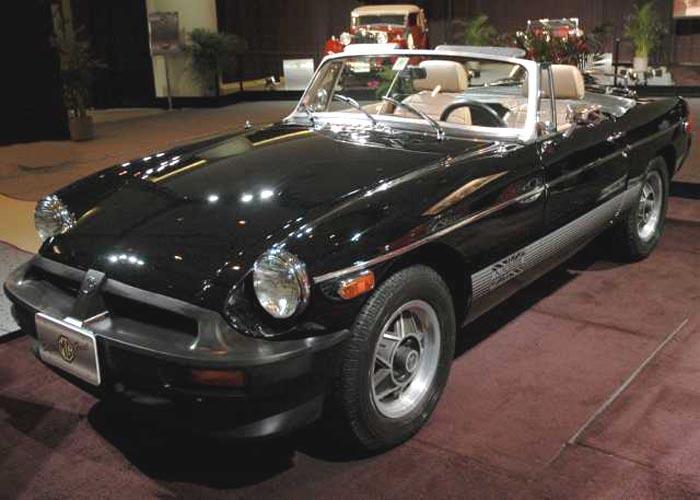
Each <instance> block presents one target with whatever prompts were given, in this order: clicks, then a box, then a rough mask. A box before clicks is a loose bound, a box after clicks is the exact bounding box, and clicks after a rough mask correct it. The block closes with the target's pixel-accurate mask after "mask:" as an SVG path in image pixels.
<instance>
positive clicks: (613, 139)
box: [606, 132, 625, 143]
mask: <svg viewBox="0 0 700 500" xmlns="http://www.w3.org/2000/svg"><path fill="white" fill-rule="evenodd" d="M624 136H625V133H624V132H615V133H614V134H610V135H609V136H608V138H607V139H606V141H608V142H610V143H615V142H617V141H619V140H620V139H622V138H623V137H624Z"/></svg>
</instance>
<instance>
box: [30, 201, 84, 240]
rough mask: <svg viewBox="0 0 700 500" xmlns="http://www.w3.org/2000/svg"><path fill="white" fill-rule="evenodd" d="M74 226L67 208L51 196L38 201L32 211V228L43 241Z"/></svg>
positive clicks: (72, 218) (73, 220)
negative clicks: (33, 227)
mask: <svg viewBox="0 0 700 500" xmlns="http://www.w3.org/2000/svg"><path fill="white" fill-rule="evenodd" d="M74 225H75V216H74V215H73V214H72V213H71V211H70V210H68V207H67V206H66V205H65V204H64V203H63V202H62V201H61V200H60V199H59V198H58V196H56V195H54V194H52V195H50V196H46V197H44V198H42V199H41V200H39V203H37V204H36V209H35V210H34V226H35V227H36V230H37V232H38V233H39V238H41V239H42V241H43V240H45V239H47V238H50V237H51V236H56V235H57V234H61V233H65V232H66V231H68V230H69V229H70V228H71V227H73V226H74Z"/></svg>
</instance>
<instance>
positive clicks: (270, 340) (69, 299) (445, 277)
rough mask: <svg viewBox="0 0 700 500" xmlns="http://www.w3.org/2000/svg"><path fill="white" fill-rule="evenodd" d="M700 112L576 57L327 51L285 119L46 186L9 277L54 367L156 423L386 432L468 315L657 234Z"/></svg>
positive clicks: (411, 422) (426, 381)
mask: <svg viewBox="0 0 700 500" xmlns="http://www.w3.org/2000/svg"><path fill="white" fill-rule="evenodd" d="M377 50H378V49H377ZM368 64H370V65H377V64H379V65H382V67H383V68H384V69H383V70H382V71H381V72H379V73H378V74H377V76H376V78H368V79H358V78H356V75H355V73H356V68H358V67H361V66H363V65H365V66H367V65H368ZM474 68H478V70H479V71H478V72H476V71H474ZM691 129H692V123H691V122H690V121H689V116H688V106H687V104H686V102H685V101H683V100H682V99H678V98H674V99H664V100H656V101H643V100H635V99H628V98H624V97H617V96H613V95H610V94H606V93H605V92H600V91H598V92H594V91H592V90H587V89H586V88H585V87H584V81H583V78H582V76H581V73H580V72H579V70H578V69H576V68H575V67H573V66H563V65H546V64H538V63H535V62H533V61H529V60H522V59H514V58H509V57H501V56H483V55H478V54H469V53H462V52H456V51H449V50H444V51H402V50H397V51H390V52H387V53H366V54H352V55H343V54H341V55H337V56H331V57H328V58H326V59H325V60H324V62H323V63H322V64H321V66H320V67H319V69H318V71H317V73H316V75H315V77H314V79H313V80H312V82H311V83H310V85H309V87H308V89H307V90H306V92H305V94H304V96H303V98H302V99H301V101H300V103H299V105H298V106H297V107H296V109H295V111H294V112H293V113H292V114H291V115H290V116H289V117H287V118H286V119H285V120H283V121H282V122H281V123H278V124H275V125H271V126H265V127H260V128H249V129H247V130H245V131H243V132H241V133H237V134H232V135H227V136H223V137H218V138H215V139H211V140H208V141H204V142H200V143H197V144H192V145H190V146H187V147H180V148H176V149H173V150H170V151H164V152H159V153H154V154H153V155H152V156H147V157H145V158H141V159H138V160H134V161H131V162H128V163H124V164H122V165H117V166H114V167H112V168H108V169H107V170H104V171H101V172H98V173H96V174H94V175H92V176H90V177H88V178H86V179H83V180H81V181H79V182H76V183H75V184H72V185H70V186H68V187H66V188H64V189H61V190H60V191H58V192H57V193H55V194H53V195H51V196H48V197H46V198H44V199H42V200H41V201H40V202H39V204H38V206H37V209H36V224H37V229H38V231H39V233H40V234H41V236H42V238H43V239H44V240H45V241H44V243H43V246H42V247H41V250H40V252H39V254H38V255H37V256H36V257H34V258H33V259H32V260H31V261H30V262H28V263H27V264H26V265H24V266H22V267H20V268H19V269H17V270H16V271H14V273H13V274H12V275H11V276H10V277H9V279H8V280H7V282H6V283H5V291H6V293H7V295H8V297H9V298H10V300H11V301H12V302H13V304H14V311H15V315H16V318H17V321H18V322H19V324H20V325H21V327H22V329H23V330H25V331H26V332H27V333H28V334H29V335H31V336H33V337H34V339H35V342H34V351H35V353H36V355H37V356H38V357H39V358H40V359H41V360H42V361H43V362H45V363H46V364H48V365H50V366H51V367H53V368H54V369H55V370H56V371H57V372H59V373H61V374H62V375H64V376H65V377H66V378H67V379H68V380H70V381H72V382H74V383H76V384H78V385H80V386H82V387H83V388H85V389H87V390H90V391H91V392H93V393H95V394H97V395H98V396H100V397H104V398H107V399H109V400H110V401H118V402H120V403H122V404H124V405H127V407H129V408H136V409H139V410H140V413H139V414H144V415H149V416H152V417H153V418H155V419H156V420H157V421H158V422H166V421H168V422H170V421H174V422H185V423H186V425H188V426H192V427H195V426H196V427H198V428H199V427H200V426H203V427H204V428H205V429H206V430H207V432H209V433H214V434H221V435H228V436H234V437H254V436H267V435H272V434H276V433H280V432H286V431H290V430H291V429H294V428H297V427H299V426H301V425H304V424H307V423H309V422H312V421H314V420H316V419H318V418H319V417H321V415H325V416H326V417H327V418H325V419H324V421H326V422H328V423H330V424H332V425H333V426H335V429H337V430H338V431H340V433H341V435H342V436H345V437H348V438H351V439H350V440H351V441H353V442H355V443H359V444H360V445H362V446H363V447H365V448H368V449H375V450H376V449H382V448H387V447H389V446H392V445H395V444H396V443H398V442H401V441H402V440H405V439H407V438H408V437H410V436H411V435H412V434H413V433H415V432H416V431H417V430H418V429H419V428H420V427H421V426H422V425H423V424H424V423H425V421H426V420H427V419H428V418H429V416H430V414H431V412H432V410H433V408H434V407H435V405H436V404H437V401H438V399H439V398H440V395H441V393H442V390H443V388H444V386H445V383H446V381H447V377H448V373H449V369H450V363H451V361H452V357H453V351H454V343H455V334H456V332H457V329H458V328H459V327H460V326H461V325H465V324H467V323H469V322H470V321H472V320H473V319H474V318H476V317H478V316H479V315H480V314H482V313H483V312H484V311H486V310H488V309H489V308H491V307H492V306H494V305H495V304H497V303H499V302H501V301H503V300H504V299H506V298H507V297H508V296H510V295H511V294H513V293H514V292H515V291H516V290H518V289H521V288H522V287H524V286H526V285H527V284H528V283H530V282H532V281H533V280H534V279H536V278H537V277H538V276H541V275H542V274H543V273H545V272H546V271H547V270H548V269H551V268H552V267H553V266H556V265H557V264H559V263H561V262H562V261H563V260H564V259H566V258H567V257H569V256H571V255H572V254H573V253H574V252H576V251H577V250H578V249H579V248H581V247H582V246H583V245H585V244H586V243H587V242H589V241H590V240H591V239H592V238H594V237H595V236H596V235H598V234H600V233H602V232H603V231H605V230H609V232H610V236H611V238H613V241H614V248H615V250H616V251H618V253H619V254H620V256H621V257H623V258H626V259H629V260H635V259H641V258H644V257H645V256H647V255H648V254H649V253H650V252H651V251H652V250H653V248H654V247H655V246H656V244H657V242H658V240H659V237H660V235H661V232H662V229H663V225H664V217H665V214H666V206H667V196H668V189H669V180H670V178H671V177H672V176H673V175H674V173H675V172H676V171H677V170H678V169H679V168H680V166H681V165H682V163H683V161H684V160H685V158H686V156H687V155H688V149H689V146H690V141H691ZM467 334H468V328H467ZM172 417H176V418H172Z"/></svg>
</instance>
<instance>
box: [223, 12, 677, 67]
mask: <svg viewBox="0 0 700 500" xmlns="http://www.w3.org/2000/svg"><path fill="white" fill-rule="evenodd" d="M407 2H410V0H403V1H394V2H392V1H387V0H377V1H357V0H332V1H330V0H286V1H285V0H256V1H250V0H217V14H218V19H219V29H220V30H222V31H227V32H231V33H236V34H239V35H241V36H243V37H244V38H245V39H246V40H247V41H248V43H249V45H250V49H251V51H250V53H249V54H248V55H247V56H246V57H245V59H244V68H243V75H244V78H246V79H251V78H260V77H263V76H269V75H280V74H281V72H282V62H281V60H282V59H283V58H293V57H313V58H315V59H316V61H317V62H318V61H319V60H320V58H321V57H322V49H323V45H324V43H325V41H326V39H327V38H328V37H330V36H331V35H338V34H340V33H341V32H342V31H343V30H346V29H347V28H348V25H349V22H350V11H351V10H352V9H353V8H354V7H356V6H358V5H363V4H377V3H407ZM414 3H417V4H418V5H420V6H422V7H423V8H424V9H425V10H426V14H427V16H428V19H429V25H430V41H431V45H433V46H435V45H438V44H441V43H445V42H447V41H451V40H452V39H453V35H454V33H451V32H452V31H453V28H452V22H451V21H452V20H453V19H457V18H467V17H471V16H474V15H476V14H480V13H484V14H486V15H488V16H489V18H490V20H491V22H492V23H493V24H494V25H495V26H496V28H497V29H498V31H499V32H501V33H504V32H515V31H517V30H523V29H524V28H525V26H526V24H527V20H528V19H538V18H542V17H549V18H557V17H578V18H579V19H580V20H581V25H582V27H583V29H584V30H591V29H593V28H595V27H596V26H599V25H601V24H603V23H605V22H608V23H611V24H612V28H613V32H612V35H613V38H614V37H615V36H617V37H622V33H623V27H624V21H625V16H627V15H628V14H629V13H630V12H631V11H632V7H633V5H634V3H635V0H423V1H417V2H414ZM656 3H657V9H658V12H659V15H660V16H661V18H662V19H663V20H664V22H665V23H666V24H667V25H668V27H669V32H670V31H671V28H672V24H671V2H670V0H668V1H667V0H657V2H656ZM671 38H672V37H671V34H670V33H669V35H668V36H666V37H665V39H664V43H663V47H662V48H661V49H660V50H658V51H657V53H656V54H653V55H652V62H654V63H667V62H668V61H669V59H670V58H671V56H672V51H671ZM608 50H612V46H609V47H608ZM632 52H633V48H632V45H631V44H630V43H629V42H623V44H622V51H621V58H622V59H623V60H627V59H629V60H631V58H632V55H633V54H632ZM232 76H233V75H232Z"/></svg>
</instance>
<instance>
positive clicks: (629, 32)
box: [625, 0, 665, 57]
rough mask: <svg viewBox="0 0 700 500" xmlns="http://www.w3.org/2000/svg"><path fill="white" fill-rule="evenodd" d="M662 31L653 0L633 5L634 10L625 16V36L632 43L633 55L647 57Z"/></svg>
mask: <svg viewBox="0 0 700 500" xmlns="http://www.w3.org/2000/svg"><path fill="white" fill-rule="evenodd" d="M664 33H665V29H664V27H663V25H662V24H661V21H660V20H659V15H658V13H657V12H656V9H655V8H654V1H653V0H649V1H647V2H644V3H641V4H637V5H635V6H634V11H633V12H632V14H630V15H629V16H628V17H627V23H626V24H625V36H626V37H627V38H629V39H630V40H632V43H633V44H634V55H635V57H649V53H650V52H652V51H653V50H654V49H655V48H656V47H658V45H659V43H660V42H661V37H662V36H663V34H664Z"/></svg>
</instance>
